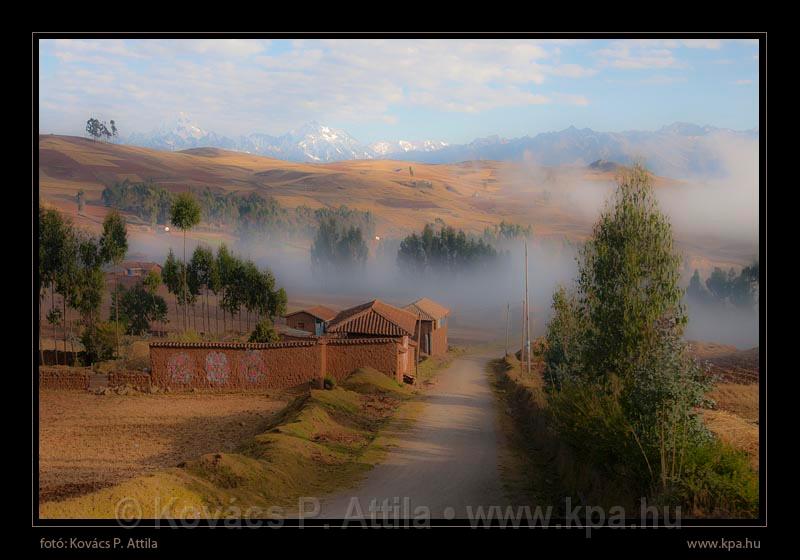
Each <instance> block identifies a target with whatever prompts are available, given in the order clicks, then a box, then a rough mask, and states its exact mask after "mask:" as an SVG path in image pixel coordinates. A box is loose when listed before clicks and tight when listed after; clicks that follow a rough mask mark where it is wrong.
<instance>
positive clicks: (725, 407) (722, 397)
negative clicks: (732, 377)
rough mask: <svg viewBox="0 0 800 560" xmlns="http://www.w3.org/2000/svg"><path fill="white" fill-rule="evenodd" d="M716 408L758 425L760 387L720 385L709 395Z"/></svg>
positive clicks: (738, 384) (732, 384) (731, 384)
mask: <svg viewBox="0 0 800 560" xmlns="http://www.w3.org/2000/svg"><path fill="white" fill-rule="evenodd" d="M708 396H709V398H711V399H713V400H714V402H715V403H716V406H715V408H716V409H717V410H722V411H725V412H729V413H731V414H735V415H737V416H741V417H742V418H743V419H744V420H746V421H748V422H753V423H755V424H758V385H752V384H748V385H743V384H741V383H720V384H718V385H717V386H716V387H714V389H713V390H712V391H711V392H710V393H709V394H708Z"/></svg>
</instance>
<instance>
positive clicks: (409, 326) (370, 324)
mask: <svg viewBox="0 0 800 560" xmlns="http://www.w3.org/2000/svg"><path fill="white" fill-rule="evenodd" d="M416 325H417V318H416V316H415V315H414V314H413V313H410V312H408V311H406V310H403V309H400V308H399V307H395V306H394V305H389V304H388V303H383V302H382V301H380V300H377V299H376V300H373V301H369V302H367V303H363V304H361V305H356V306H355V307H351V308H349V309H345V310H343V311H341V312H340V313H339V314H338V315H337V316H336V317H335V318H334V319H333V321H331V323H330V324H329V325H328V332H334V333H335V332H346V333H352V334H372V335H384V336H404V335H413V334H414V330H415V328H416Z"/></svg>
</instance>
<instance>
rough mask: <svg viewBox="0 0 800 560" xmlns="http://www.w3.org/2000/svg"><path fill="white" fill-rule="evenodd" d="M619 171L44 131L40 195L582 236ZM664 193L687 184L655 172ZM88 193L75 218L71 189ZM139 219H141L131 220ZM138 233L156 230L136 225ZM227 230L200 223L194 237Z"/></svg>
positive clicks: (696, 258) (89, 215)
mask: <svg viewBox="0 0 800 560" xmlns="http://www.w3.org/2000/svg"><path fill="white" fill-rule="evenodd" d="M612 169H613V167H607V166H600V167H597V166H595V168H591V167H578V166H575V167H566V166H565V167H540V166H536V165H534V164H531V163H526V162H524V161H523V162H497V161H468V162H461V163H455V164H420V163H410V162H407V161H406V162H400V161H391V160H355V161H342V162H337V163H327V164H309V163H294V162H287V161H282V160H276V159H272V158H267V157H262V156H255V155H251V154H246V153H241V152H231V151H225V150H221V149H217V148H192V149H188V150H185V151H181V152H165V151H156V150H151V149H147V148H139V147H133V146H124V145H117V144H108V143H101V142H93V141H91V140H88V139H85V138H78V137H71V136H57V135H41V136H40V138H39V173H40V183H39V187H40V192H39V194H40V198H41V199H42V201H43V202H44V203H46V204H52V205H54V206H56V207H58V208H59V209H60V210H62V211H64V212H67V213H69V214H71V215H72V216H73V218H74V219H75V220H76V222H77V223H78V224H79V225H83V226H85V227H89V228H96V227H98V226H99V223H100V221H101V220H102V216H103V215H104V214H105V212H106V209H105V208H104V207H103V206H102V204H101V202H100V194H101V192H102V190H103V188H104V186H105V185H107V184H110V183H112V182H114V181H120V180H123V179H129V180H131V181H134V182H136V181H148V180H150V181H153V182H155V183H158V184H159V185H162V186H164V187H166V188H168V189H170V190H174V191H181V190H184V189H186V188H190V187H205V186H211V187H216V188H220V189H223V190H225V191H234V192H240V193H243V194H244V193H249V192H252V191H255V192H258V193H259V194H262V195H270V196H273V197H275V198H276V199H277V200H278V201H279V202H280V204H281V205H283V206H286V207H288V208H294V207H297V206H300V205H306V206H309V207H311V208H319V207H325V206H338V205H341V204H346V205H348V206H350V207H352V208H357V209H361V210H370V211H372V212H373V213H374V215H375V217H376V221H377V227H376V234H377V235H380V236H381V237H386V236H388V237H400V236H402V235H405V234H407V233H408V232H410V231H412V230H419V229H421V228H422V226H423V225H424V224H426V223H430V222H433V221H435V220H436V219H437V218H439V219H442V220H444V221H445V222H446V223H447V224H449V225H453V226H455V227H458V228H463V229H465V230H467V231H471V232H474V233H480V232H482V231H483V229H484V228H486V227H487V226H493V225H495V224H498V223H499V222H500V221H501V220H506V221H511V222H515V223H519V224H522V225H528V224H532V225H533V230H534V234H535V236H536V237H539V238H543V237H544V238H546V237H556V238H559V239H563V238H566V239H569V240H573V241H575V240H580V239H582V238H584V237H585V236H586V235H588V233H589V230H590V227H591V223H592V222H593V221H594V219H595V217H596V215H597V210H598V209H599V208H600V206H601V204H602V201H603V199H604V198H605V196H606V195H607V193H608V189H609V188H610V185H612V184H613V181H614V171H613V170H612ZM655 183H656V186H657V188H660V189H671V188H676V189H677V188H682V187H685V185H684V184H681V183H680V182H678V181H673V180H670V179H667V178H662V177H657V178H656V181H655ZM81 189H82V190H84V191H85V192H86V200H87V206H86V208H85V210H84V212H83V213H82V214H81V215H78V212H77V205H76V204H75V198H74V197H75V194H76V193H77V192H78V191H79V190H81ZM131 222H132V223H133V224H134V225H136V224H137V219H135V218H134V217H132V218H131ZM138 222H140V223H139V227H138V231H139V233H140V234H142V235H146V234H148V233H152V230H151V228H149V226H148V225H147V224H144V223H141V221H138ZM212 234H213V235H215V236H225V235H226V232H222V231H213V232H212V231H209V228H205V229H204V228H203V227H201V228H198V230H197V231H196V232H195V233H194V235H195V236H196V237H202V236H204V235H212ZM677 234H678V240H679V242H681V241H682V243H681V244H682V245H683V247H684V249H685V252H686V253H687V257H688V258H689V260H690V261H691V262H696V263H700V266H701V267H702V268H703V269H706V268H707V267H709V266H711V265H712V264H720V265H738V264H743V263H746V262H748V260H749V259H750V258H751V257H750V247H749V246H742V245H741V244H736V243H733V244H732V243H728V242H724V240H723V241H721V240H719V239H704V238H699V237H697V236H689V235H684V236H683V239H682V238H681V232H680V231H678V232H677Z"/></svg>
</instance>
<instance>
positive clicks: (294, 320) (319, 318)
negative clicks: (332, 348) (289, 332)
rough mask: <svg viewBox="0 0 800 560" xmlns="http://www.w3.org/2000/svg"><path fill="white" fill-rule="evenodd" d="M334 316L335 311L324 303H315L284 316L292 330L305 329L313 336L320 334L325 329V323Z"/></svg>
mask: <svg viewBox="0 0 800 560" xmlns="http://www.w3.org/2000/svg"><path fill="white" fill-rule="evenodd" d="M334 317H336V311H334V310H333V309H330V308H329V307H325V306H324V305H315V306H314V307H308V308H306V309H300V310H299V311H295V312H294V313H289V314H288V315H286V316H285V319H286V325H287V326H288V327H289V328H291V329H294V330H298V331H305V332H308V333H311V334H312V335H314V336H322V335H323V334H325V332H326V331H327V325H328V323H329V322H330V321H331V319H333V318H334Z"/></svg>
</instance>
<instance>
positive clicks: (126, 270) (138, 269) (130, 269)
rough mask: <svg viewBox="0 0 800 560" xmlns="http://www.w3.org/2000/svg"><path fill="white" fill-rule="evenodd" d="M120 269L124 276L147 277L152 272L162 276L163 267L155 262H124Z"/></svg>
mask: <svg viewBox="0 0 800 560" xmlns="http://www.w3.org/2000/svg"><path fill="white" fill-rule="evenodd" d="M120 269H121V270H120V274H122V275H123V276H132V277H139V276H146V275H147V273H148V272H150V271H151V270H154V271H155V272H158V273H159V274H161V265H160V264H157V263H154V262H144V261H123V262H122V264H121V265H120Z"/></svg>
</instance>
